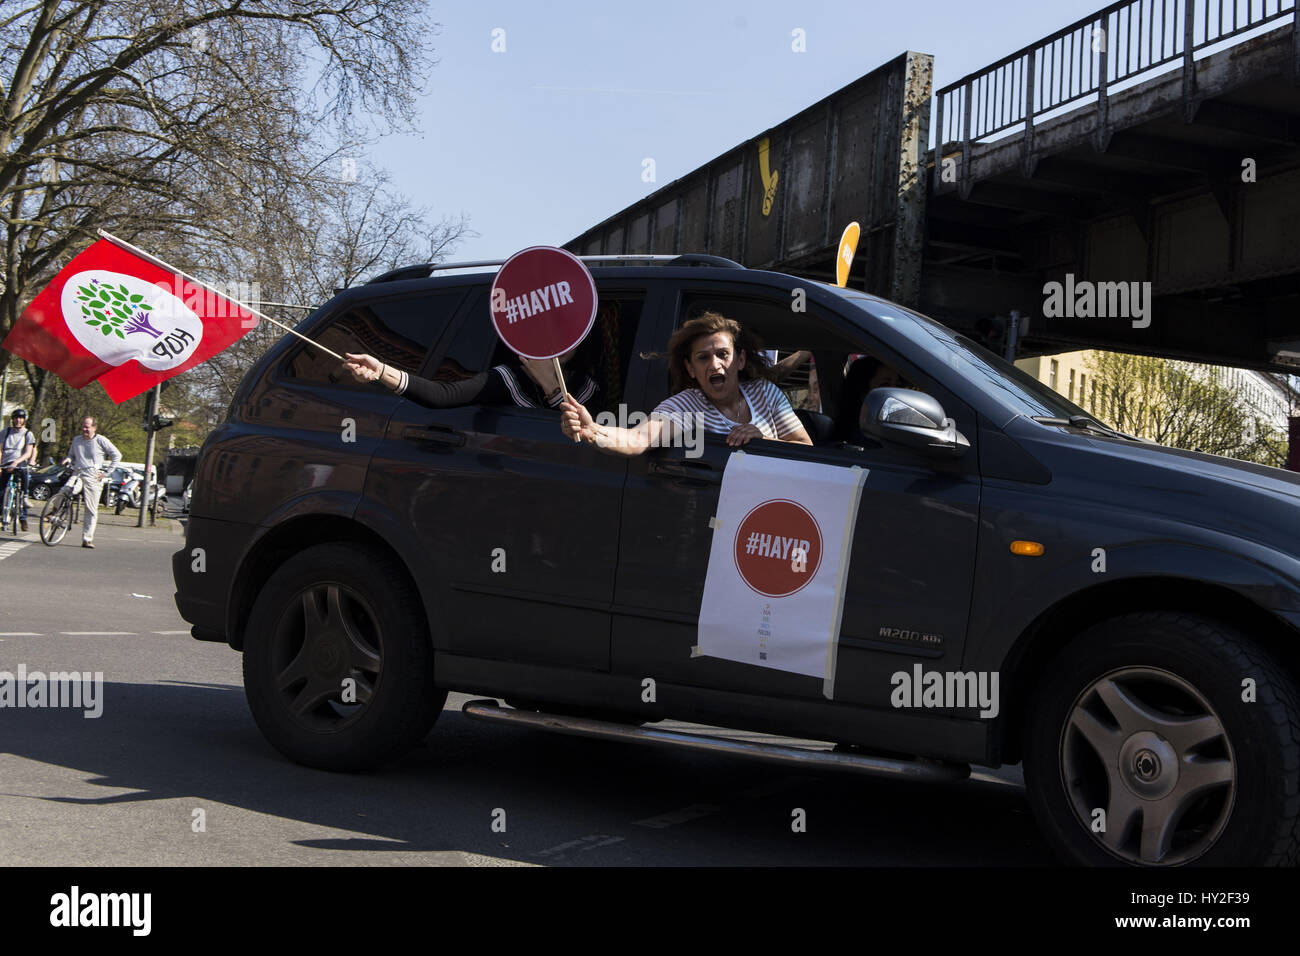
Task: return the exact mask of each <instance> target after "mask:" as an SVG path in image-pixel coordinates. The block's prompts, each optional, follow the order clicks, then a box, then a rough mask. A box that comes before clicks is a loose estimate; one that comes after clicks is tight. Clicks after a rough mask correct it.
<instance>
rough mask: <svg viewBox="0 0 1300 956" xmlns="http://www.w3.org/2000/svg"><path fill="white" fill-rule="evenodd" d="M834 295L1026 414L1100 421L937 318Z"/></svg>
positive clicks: (850, 294) (852, 294)
mask: <svg viewBox="0 0 1300 956" xmlns="http://www.w3.org/2000/svg"><path fill="white" fill-rule="evenodd" d="M835 291H836V292H838V293H839V294H840V295H842V296H843V297H844V298H846V299H849V300H851V301H852V302H853V304H854V305H856V306H858V308H860V309H862V310H863V311H864V312H866V313H868V314H869V315H870V316H871V317H872V318H873V319H875V320H877V321H880V322H884V323H887V324H888V326H889V327H890V328H891V329H893V330H894V331H895V332H898V333H899V334H900V335H903V336H906V337H907V338H908V339H909V340H910V341H912V342H913V343H915V344H916V345H918V346H920V347H921V348H922V349H924V350H925V351H926V352H928V353H929V354H930V355H932V356H934V358H936V359H938V360H939V361H941V362H943V363H944V364H945V365H947V366H948V367H949V368H951V369H953V370H954V371H955V372H957V373H958V374H959V375H961V376H963V377H964V378H966V379H967V380H968V381H970V382H972V383H973V384H975V385H976V386H977V387H979V388H980V389H982V390H983V391H985V392H989V393H993V394H996V395H998V396H999V397H1001V398H1002V399H1003V400H1004V401H1006V402H1009V403H1010V404H1011V405H1012V406H1013V407H1015V408H1016V409H1017V410H1018V411H1020V413H1021V414H1024V415H1028V416H1030V417H1050V418H1069V417H1070V416H1071V415H1084V416H1086V417H1088V418H1094V417H1095V416H1093V415H1091V414H1089V413H1088V412H1087V411H1085V410H1084V409H1082V408H1080V407H1079V406H1078V405H1076V404H1074V403H1073V402H1071V401H1067V400H1066V398H1065V397H1064V396H1063V395H1061V394H1060V393H1059V392H1057V391H1056V390H1055V389H1052V388H1050V387H1049V386H1047V385H1044V384H1043V383H1042V382H1040V381H1038V379H1036V378H1034V377H1033V376H1032V375H1030V374H1029V373H1028V372H1025V371H1023V370H1022V369H1019V368H1016V366H1015V365H1013V364H1011V363H1010V362H1008V361H1007V360H1006V359H1004V358H1002V357H1001V356H999V355H996V354H994V353H993V352H990V351H989V350H988V349H986V348H984V347H983V346H981V345H978V344H977V343H975V342H973V341H972V340H970V339H968V338H967V337H966V336H964V335H960V334H958V333H956V332H954V331H952V330H951V329H949V328H947V327H945V326H943V325H940V324H939V323H938V322H936V321H934V320H933V319H930V318H927V317H926V316H924V315H921V314H920V313H918V312H913V311H912V310H911V309H906V308H903V307H902V306H900V305H895V304H894V303H892V302H883V301H881V300H879V299H874V298H871V297H869V296H865V295H863V294H862V293H860V292H856V293H855V292H854V291H853V290H850V289H836V290H835Z"/></svg>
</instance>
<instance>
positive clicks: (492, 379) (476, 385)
mask: <svg viewBox="0 0 1300 956" xmlns="http://www.w3.org/2000/svg"><path fill="white" fill-rule="evenodd" d="M402 395H403V396H404V397H406V398H409V399H410V400H411V401H413V402H416V403H417V404H420V405H423V406H424V407H425V408H456V407H458V406H461V405H477V404H480V403H483V404H488V405H513V404H514V401H513V400H512V399H511V398H510V393H509V392H508V391H506V386H505V382H503V381H502V380H501V376H500V375H497V374H495V373H494V372H490V371H488V372H479V373H478V374H477V375H474V376H472V377H471V378H467V379H465V380H464V381H460V382H435V381H433V380H432V379H427V378H421V377H420V376H418V375H409V376H408V381H407V383H406V391H405V392H403V393H402Z"/></svg>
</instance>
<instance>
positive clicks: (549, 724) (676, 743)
mask: <svg viewBox="0 0 1300 956" xmlns="http://www.w3.org/2000/svg"><path fill="white" fill-rule="evenodd" d="M461 710H462V713H464V714H465V716H466V717H469V718H470V719H471V720H485V721H491V722H493V723H498V724H515V725H516V726H524V727H532V728H533V729H535V730H553V731H555V732H557V733H561V734H571V735H573V736H576V737H597V738H602V739H605V740H622V741H626V742H628V743H640V744H657V745H659V746H665V747H684V748H686V749H688V750H703V751H705V752H707V753H715V754H727V755H730V756H733V757H752V758H755V759H758V760H766V761H769V762H774V763H781V764H786V765H787V766H795V767H804V768H825V769H829V770H852V771H856V772H857V773H865V774H871V775H872V776H877V777H892V778H894V779H896V780H924V781H945V780H964V779H966V777H968V776H969V775H970V767H969V766H968V765H967V764H958V763H944V762H942V761H938V760H929V759H927V758H925V757H917V758H913V759H901V758H897V757H881V756H875V755H873V754H867V753H853V752H835V751H830V750H812V749H810V748H807V747H786V746H782V745H780V744H764V743H754V742H753V741H749V740H743V741H742V740H728V739H726V738H724V737H707V736H704V735H703V734H684V733H680V732H678V731H673V730H655V729H653V728H650V727H630V726H628V725H626V724H617V723H612V722H611V721H607V720H592V719H590V718H587V717H561V716H559V715H558V714H542V713H537V712H535V711H531V710H515V709H513V708H510V707H502V706H500V705H499V704H498V703H497V702H496V701H494V700H471V701H468V702H467V703H466V704H465V706H464V707H463V708H461Z"/></svg>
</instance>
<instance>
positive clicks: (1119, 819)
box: [1059, 667, 1237, 866]
mask: <svg viewBox="0 0 1300 956" xmlns="http://www.w3.org/2000/svg"><path fill="white" fill-rule="evenodd" d="M1059 753H1060V771H1061V782H1062V784H1063V786H1064V788H1065V792H1066V794H1067V796H1068V798H1069V801H1070V804H1071V807H1072V809H1073V810H1074V813H1075V816H1076V818H1077V819H1078V820H1079V822H1080V823H1081V824H1082V825H1083V826H1084V827H1085V828H1086V829H1087V831H1088V832H1089V834H1091V836H1092V838H1093V839H1094V840H1095V841H1096V842H1097V845H1098V846H1100V847H1102V848H1103V849H1104V850H1106V852H1107V853H1109V854H1111V855H1112V856H1114V857H1116V858H1118V859H1120V860H1122V861H1124V862H1126V863H1130V864H1135V865H1143V866H1175V865H1178V864H1183V863H1188V862H1191V861H1192V860H1195V859H1197V858H1198V857H1200V856H1202V855H1204V854H1205V853H1206V852H1207V851H1209V849H1210V848H1211V847H1212V846H1214V844H1215V843H1216V842H1217V841H1218V839H1219V837H1220V836H1221V835H1222V833H1223V830H1224V828H1225V827H1226V826H1227V822H1228V819H1229V817H1230V816H1231V814H1232V807H1233V804H1234V802H1235V799H1236V792H1237V764H1236V759H1235V756H1234V753H1233V749H1232V743H1231V741H1230V740H1229V738H1228V734H1227V731H1226V730H1225V729H1224V726H1223V721H1222V720H1221V719H1220V717H1219V715H1218V713H1217V712H1216V711H1215V710H1214V708H1213V707H1212V706H1211V705H1210V702H1209V701H1208V700H1207V699H1206V698H1205V696H1204V695H1203V694H1201V693H1200V692H1199V691H1198V690H1197V689H1196V688H1195V687H1194V686H1192V685H1191V684H1190V683H1188V682H1187V681H1186V680H1184V679H1183V678H1181V677H1179V676H1178V675H1176V674H1173V673H1171V672H1169V671H1166V670H1163V669H1161V668H1156V667H1126V668H1122V669H1119V670H1115V671H1111V672H1110V673H1108V674H1105V675H1103V676H1102V677H1099V678H1097V679H1096V680H1094V681H1093V682H1092V683H1091V684H1089V685H1088V686H1087V687H1086V688H1085V689H1084V690H1083V692H1082V693H1080V694H1079V696H1078V697H1077V698H1075V701H1074V703H1073V704H1072V705H1071V707H1070V711H1069V716H1068V718H1067V720H1066V723H1065V727H1064V728H1063V730H1062V733H1061V740H1060V746H1059ZM1099 810H1100V811H1104V815H1103V814H1099V813H1098V811H1099Z"/></svg>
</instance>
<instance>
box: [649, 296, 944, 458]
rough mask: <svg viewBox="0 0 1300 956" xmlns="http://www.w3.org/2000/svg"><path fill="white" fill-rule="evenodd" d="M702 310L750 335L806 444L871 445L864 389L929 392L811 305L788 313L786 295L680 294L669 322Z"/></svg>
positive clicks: (929, 388)
mask: <svg viewBox="0 0 1300 956" xmlns="http://www.w3.org/2000/svg"><path fill="white" fill-rule="evenodd" d="M706 311H713V312H719V313H721V314H722V315H724V316H726V317H727V318H730V319H735V320H736V321H737V322H739V323H740V324H741V326H742V328H744V329H746V330H748V331H750V332H752V333H753V334H755V335H756V336H757V337H758V339H759V340H760V344H761V346H762V348H763V350H764V352H765V353H766V355H767V357H768V359H769V363H770V364H771V365H772V366H773V367H774V368H775V369H776V372H775V374H776V378H777V384H778V387H779V388H781V390H782V391H783V392H784V393H785V395H786V398H787V399H789V401H790V405H791V407H792V408H793V409H794V411H795V414H796V415H797V416H798V417H799V420H800V422H801V423H802V424H803V426H804V429H805V430H806V431H807V432H808V434H809V436H810V437H811V438H812V439H813V444H814V445H817V446H822V447H827V446H837V445H840V444H842V443H847V444H849V445H853V446H862V447H868V448H872V447H874V448H879V447H880V442H878V441H877V440H875V439H873V438H870V437H868V436H866V435H864V434H863V433H862V432H861V430H860V429H859V427H858V417H859V413H860V411H861V408H862V402H863V400H864V399H865V397H866V393H867V392H868V391H869V390H870V389H871V388H875V387H879V386H882V385H898V386H901V387H910V388H920V389H921V390H923V391H931V392H932V393H934V392H935V389H934V388H933V383H929V382H923V381H915V380H913V379H912V377H911V373H910V370H909V369H906V368H894V367H893V366H892V365H891V364H890V360H888V359H887V357H886V356H885V355H884V354H883V352H882V353H881V354H875V353H874V352H872V351H870V350H869V349H870V342H868V341H867V338H868V337H866V336H863V337H860V338H859V337H854V338H850V337H849V336H847V335H846V334H844V333H842V332H840V331H839V330H837V329H836V328H835V327H834V326H833V325H832V324H831V323H830V322H829V321H827V320H825V319H823V318H821V317H820V316H819V315H818V314H816V312H815V310H812V309H810V310H809V311H807V312H792V311H791V309H790V303H789V299H788V298H785V297H779V298H773V297H766V296H746V295H734V296H733V295H721V294H705V293H690V292H688V293H687V294H685V295H683V297H682V308H681V312H680V314H679V315H678V317H677V322H676V325H677V326H680V325H681V323H682V322H684V321H685V320H687V319H689V318H691V317H693V316H696V315H699V314H700V313H702V312H706ZM665 371H666V366H665ZM652 384H653V383H652ZM664 394H665V395H666V394H667V383H666V382H665V393H664ZM935 397H936V398H939V399H940V401H941V402H942V401H944V400H945V398H947V397H948V396H947V393H946V392H943V391H942V390H940V391H939V392H938V393H935Z"/></svg>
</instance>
